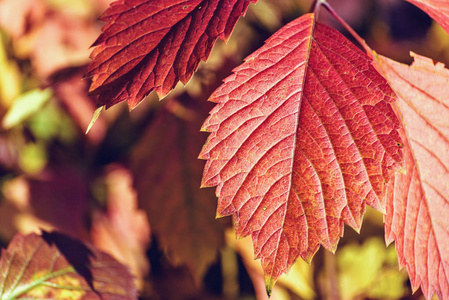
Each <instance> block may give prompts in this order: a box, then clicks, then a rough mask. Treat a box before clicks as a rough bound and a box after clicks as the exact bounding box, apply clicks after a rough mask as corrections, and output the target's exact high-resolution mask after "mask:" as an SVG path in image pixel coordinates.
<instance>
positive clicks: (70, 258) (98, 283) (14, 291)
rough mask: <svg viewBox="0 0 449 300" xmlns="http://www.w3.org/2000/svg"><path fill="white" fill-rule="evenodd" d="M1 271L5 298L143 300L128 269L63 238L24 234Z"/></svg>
mask: <svg viewBox="0 0 449 300" xmlns="http://www.w3.org/2000/svg"><path fill="white" fill-rule="evenodd" d="M0 270H1V273H0V274H1V275H0V286H1V290H0V291H1V294H0V298H1V299H17V298H19V297H20V298H21V299H23V298H29V299H31V298H33V299H41V298H45V299H117V300H119V299H123V300H125V299H137V291H136V289H135V287H134V286H133V283H132V282H133V281H132V280H133V278H132V276H131V275H130V274H129V272H128V270H127V269H126V268H125V267H124V266H123V265H121V264H120V263H118V262H117V261H115V260H114V259H113V258H112V257H110V256H109V255H107V254H104V253H102V252H100V251H98V250H96V249H95V248H93V247H87V246H85V245H84V244H82V243H81V242H79V241H76V240H74V239H71V238H69V237H68V236H65V235H63V234H60V233H47V232H44V233H43V236H39V235H37V234H30V235H26V236H24V235H22V234H21V233H18V234H17V235H16V236H15V237H14V238H13V240H12V241H11V243H10V244H9V246H8V249H7V250H2V255H1V260H0Z"/></svg>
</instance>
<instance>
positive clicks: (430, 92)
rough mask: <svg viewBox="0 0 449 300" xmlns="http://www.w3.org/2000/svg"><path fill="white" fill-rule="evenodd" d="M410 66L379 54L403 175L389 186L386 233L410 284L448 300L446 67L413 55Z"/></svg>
mask: <svg viewBox="0 0 449 300" xmlns="http://www.w3.org/2000/svg"><path fill="white" fill-rule="evenodd" d="M413 56H414V58H415V61H414V63H413V64H412V65H411V66H407V65H403V64H400V63H397V62H395V61H392V60H390V59H388V58H386V57H383V56H378V59H379V60H378V61H379V66H380V67H381V69H382V71H383V72H384V74H385V76H386V78H387V79H388V81H389V82H390V84H391V86H392V88H393V89H394V90H395V91H396V92H397V94H398V96H399V101H398V102H397V108H398V111H399V114H400V115H401V117H402V122H403V124H404V129H405V132H402V135H403V140H404V141H407V143H406V145H405V146H406V148H405V153H404V154H405V155H404V156H405V163H406V168H407V173H406V174H396V175H395V177H394V180H392V181H391V184H389V185H388V189H389V193H388V198H387V214H386V216H385V230H386V233H385V237H386V240H387V243H391V242H392V241H396V249H397V252H398V257H399V263H400V266H401V267H402V266H404V265H405V266H407V271H408V273H409V275H410V280H411V282H412V287H413V289H414V290H416V289H417V288H418V287H419V286H421V288H422V290H423V294H424V295H426V297H427V299H430V298H431V296H432V294H434V293H436V294H437V295H438V296H439V297H440V299H449V219H448V218H447V216H448V215H449V184H448V182H449V127H448V120H449V97H448V95H449V70H448V69H445V68H444V66H443V65H442V64H440V63H438V64H437V65H434V64H433V62H432V60H431V59H429V58H426V57H423V56H419V55H417V54H413Z"/></svg>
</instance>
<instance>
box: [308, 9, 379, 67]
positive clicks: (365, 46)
mask: <svg viewBox="0 0 449 300" xmlns="http://www.w3.org/2000/svg"><path fill="white" fill-rule="evenodd" d="M321 4H322V5H323V6H324V7H325V8H326V9H327V11H328V12H330V14H331V15H332V16H333V17H334V18H335V19H337V21H338V22H340V24H341V25H342V26H343V27H344V28H345V29H346V30H347V31H348V32H349V33H350V34H351V35H352V36H353V37H354V39H355V40H356V41H357V42H358V43H359V44H360V45H361V46H362V47H363V49H365V51H366V54H367V55H368V56H369V57H370V58H371V59H373V60H375V58H374V56H373V50H372V49H371V48H370V47H369V46H368V44H367V43H366V42H365V40H364V39H362V38H361V37H360V35H358V34H357V32H355V30H354V29H352V27H351V26H350V25H349V24H348V23H346V21H345V20H343V19H342V18H341V17H340V16H339V15H338V14H337V13H336V12H335V10H334V9H333V8H332V6H331V5H330V4H329V3H327V2H326V0H318V1H317V4H316V5H317V7H316V9H317V8H318V6H319V5H321Z"/></svg>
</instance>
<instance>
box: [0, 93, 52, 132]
mask: <svg viewBox="0 0 449 300" xmlns="http://www.w3.org/2000/svg"><path fill="white" fill-rule="evenodd" d="M51 96H52V92H51V90H50V89H45V90H41V89H34V90H31V91H29V92H26V93H24V94H22V95H21V96H19V97H18V98H16V100H15V101H14V103H13V105H12V106H11V108H10V109H9V110H8V112H7V113H6V115H5V117H4V119H3V123H2V125H3V128H5V129H10V128H12V127H14V126H17V125H18V124H20V123H22V122H23V121H24V120H26V119H28V118H29V117H31V116H32V115H33V114H34V113H36V112H37V111H38V110H39V109H40V108H41V107H42V106H43V105H44V104H45V103H46V102H47V101H48V100H49V99H50V98H51Z"/></svg>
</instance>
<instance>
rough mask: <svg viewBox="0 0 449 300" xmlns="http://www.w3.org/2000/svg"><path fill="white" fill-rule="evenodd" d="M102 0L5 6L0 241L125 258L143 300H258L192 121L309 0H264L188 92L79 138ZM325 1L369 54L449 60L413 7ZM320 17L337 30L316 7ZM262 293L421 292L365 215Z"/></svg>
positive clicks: (436, 33)
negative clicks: (69, 244) (207, 184)
mask: <svg viewBox="0 0 449 300" xmlns="http://www.w3.org/2000/svg"><path fill="white" fill-rule="evenodd" d="M110 2H111V1H110V0H0V118H1V128H0V191H1V198H0V245H1V246H3V247H5V246H6V245H7V244H8V242H9V241H10V239H11V238H12V237H13V236H14V234H15V233H16V232H18V231H20V232H23V233H29V232H35V231H39V230H40V229H41V228H42V229H46V230H52V229H56V230H60V231H63V232H66V233H68V234H70V235H72V236H74V237H77V238H79V239H82V240H83V241H86V242H90V243H93V244H94V245H95V246H97V247H98V248H99V249H102V250H103V251H106V252H109V253H110V254H112V255H113V256H114V257H116V258H117V259H118V260H119V261H121V262H122V263H124V264H126V265H128V266H129V268H130V269H131V270H132V272H133V274H134V275H135V276H136V283H137V285H138V287H139V290H140V295H141V298H142V299H255V298H257V299H266V294H265V287H264V280H263V274H262V271H261V267H260V263H259V262H258V261H255V260H254V259H253V249H252V242H251V239H250V238H245V239H243V240H239V241H237V240H236V239H235V235H234V233H233V231H232V226H231V220H230V218H224V219H219V220H215V219H214V217H215V206H216V199H215V197H214V195H213V189H205V190H202V191H201V192H197V190H198V187H199V185H200V179H199V178H200V177H201V169H202V166H203V164H204V162H202V161H199V160H197V159H196V157H197V155H198V153H197V152H199V149H200V148H201V144H202V143H204V141H205V139H206V136H207V135H206V134H204V133H200V132H199V129H200V126H201V123H202V122H203V121H204V119H205V118H206V116H207V112H208V111H209V110H210V109H211V107H212V106H211V104H210V103H206V100H207V98H208V96H209V95H210V93H211V92H212V91H213V90H214V89H215V88H216V87H218V85H219V84H220V82H221V81H222V79H224V78H225V77H226V76H228V75H229V74H230V72H231V70H232V68H233V67H236V66H237V65H239V64H240V63H241V62H242V60H243V58H244V57H245V56H247V55H248V54H250V53H251V52H253V51H254V50H256V49H257V48H259V47H260V46H261V45H262V43H263V41H264V40H265V39H267V38H268V37H269V36H270V35H271V34H272V33H274V32H275V31H276V30H277V29H279V28H280V27H281V26H283V25H284V24H286V23H287V22H289V21H291V20H293V19H294V18H296V17H298V16H300V15H301V14H303V13H305V12H307V11H308V10H309V8H310V5H311V2H312V1H306V0H259V2H258V3H257V5H251V6H250V8H249V11H248V13H247V15H246V17H245V18H243V19H241V20H240V21H239V23H238V24H237V27H236V29H235V31H234V32H233V34H232V37H231V39H230V40H229V42H228V44H226V45H225V44H224V43H223V42H221V41H219V42H217V44H216V46H215V48H214V50H213V52H212V55H211V57H210V59H209V60H208V62H207V63H202V64H201V65H200V67H199V70H198V71H197V73H196V74H195V76H194V78H193V79H192V80H191V81H190V82H189V84H188V85H187V87H186V88H184V87H182V86H178V87H177V88H176V89H175V90H174V91H173V92H172V93H170V95H169V96H168V97H166V99H164V100H163V101H161V102H159V101H158V100H157V98H156V96H155V95H150V96H149V97H148V98H149V99H147V101H145V102H144V103H143V104H141V105H140V106H139V107H138V108H137V109H135V110H134V111H133V112H128V109H127V107H126V105H124V104H122V105H117V106H115V107H113V108H111V109H109V110H108V111H106V112H104V113H103V114H102V115H101V116H100V117H99V119H98V120H97V122H96V124H95V126H94V127H93V128H92V130H91V131H90V132H89V134H87V135H86V134H85V130H86V128H87V126H88V124H89V122H90V119H91V117H92V114H93V111H94V108H95V99H93V98H90V97H89V96H88V95H87V91H88V86H89V79H83V74H84V72H85V70H86V66H87V64H88V63H89V61H90V60H89V53H90V51H91V50H90V49H89V47H90V45H91V44H92V43H93V42H94V40H95V38H96V37H97V36H98V35H99V33H100V30H101V26H102V23H101V22H99V21H97V18H98V16H99V15H100V14H101V13H102V12H103V11H104V10H105V9H106V8H107V7H108V5H109V3H110ZM329 2H330V3H331V4H332V5H333V7H334V8H335V10H336V11H337V12H338V13H339V14H340V15H341V16H342V17H343V18H344V19H345V20H346V21H347V22H348V23H349V24H350V25H351V26H353V28H354V29H355V30H356V31H357V32H358V33H359V34H360V35H361V36H362V37H363V38H364V39H365V40H366V41H367V43H368V44H369V45H370V46H372V48H373V49H375V50H376V51H377V52H379V53H381V54H383V55H386V56H388V57H391V58H393V59H395V60H398V61H401V62H405V63H409V62H411V58H410V56H409V51H414V52H416V53H419V54H421V55H425V56H429V57H431V58H433V59H434V60H438V61H441V62H443V63H445V64H446V65H448V64H449V38H448V36H447V34H446V33H445V32H444V31H443V30H442V29H441V27H439V26H438V25H437V24H436V23H435V22H433V21H432V20H431V19H430V18H429V17H427V15H425V14H424V13H423V12H421V11H420V10H419V9H417V8H415V7H414V6H412V5H411V4H409V3H407V2H405V1H402V0H377V1H375V0H346V1H331V0H330V1H329ZM319 20H320V21H322V22H324V23H326V24H329V25H331V26H333V27H335V28H337V29H339V30H340V31H342V32H343V33H344V34H346V33H345V32H344V31H343V29H342V28H341V27H340V26H339V24H338V23H337V22H336V21H335V20H333V19H332V18H331V17H330V16H329V14H327V13H326V12H325V11H322V13H321V14H320V18H319ZM348 38H350V37H348ZM191 145H192V147H194V148H192V149H193V150H191V148H190V146H191ZM194 145H197V146H194ZM195 147H196V148H195ZM160 153H162V154H160ZM159 154H160V155H159ZM180 174H181V175H180ZM186 174H187V175H186ZM189 174H190V175H192V176H191V177H192V178H195V180H190V177H189ZM196 178H198V179H196ZM271 299H275V300H278V299H306V300H309V299H423V296H422V294H421V293H420V291H417V292H416V293H414V294H413V295H412V293H411V290H410V285H409V283H408V279H407V274H406V272H405V270H402V271H399V270H398V264H397V258H396V253H395V250H394V246H393V245H390V246H389V247H388V248H387V247H385V242H384V239H383V222H382V215H381V214H380V213H378V212H375V211H373V210H370V209H368V211H367V214H366V217H365V221H364V225H363V228H362V230H361V233H360V234H357V233H355V232H354V231H353V230H352V229H350V228H347V230H346V232H345V237H344V238H343V239H342V240H341V242H340V244H339V249H338V251H337V253H336V255H333V254H331V253H330V252H328V251H325V250H323V249H320V251H319V252H318V253H317V255H316V257H315V258H314V259H313V261H312V263H311V264H310V265H308V264H306V263H305V262H303V261H298V262H297V263H296V264H295V266H294V267H293V268H292V270H291V271H290V273H289V274H288V275H284V276H282V277H281V279H280V280H279V282H278V284H277V285H276V286H275V289H274V291H273V296H272V298H271Z"/></svg>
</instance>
